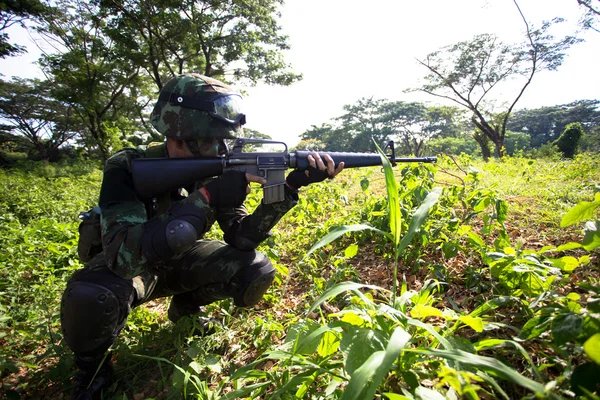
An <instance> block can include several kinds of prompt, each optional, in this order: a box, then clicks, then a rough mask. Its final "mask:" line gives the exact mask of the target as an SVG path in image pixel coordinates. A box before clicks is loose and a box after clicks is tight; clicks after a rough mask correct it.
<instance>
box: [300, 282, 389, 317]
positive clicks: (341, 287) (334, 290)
mask: <svg viewBox="0 0 600 400" xmlns="http://www.w3.org/2000/svg"><path fill="white" fill-rule="evenodd" d="M358 289H373V290H381V291H386V290H385V289H383V288H381V287H379V286H374V285H364V284H362V283H356V282H343V283H340V284H338V285H335V286H333V287H331V288H329V289H327V290H326V291H325V293H323V294H322V295H321V296H320V297H319V298H318V299H317V300H316V301H315V302H314V303H313V305H312V306H310V308H309V309H308V311H307V312H306V314H307V315H308V314H310V313H311V312H313V311H314V310H315V309H316V308H317V307H319V306H320V305H321V304H322V303H323V302H324V301H326V300H327V299H330V298H332V297H335V296H337V295H338V294H340V293H343V292H346V291H348V290H355V291H358Z"/></svg>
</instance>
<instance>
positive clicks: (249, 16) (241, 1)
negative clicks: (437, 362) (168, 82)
mask: <svg viewBox="0 0 600 400" xmlns="http://www.w3.org/2000/svg"><path fill="white" fill-rule="evenodd" d="M282 3H283V2H282V0H223V1H210V2H208V1H202V2H199V1H196V0H178V1H174V0H166V1H165V0H144V1H142V0H131V1H125V0H101V1H100V4H101V6H102V8H103V10H104V14H105V17H106V18H108V27H109V28H110V33H109V34H110V37H111V38H112V39H113V40H114V41H115V43H117V44H119V45H120V46H123V47H125V48H128V49H130V50H129V51H130V57H129V58H130V60H132V62H133V63H134V64H136V65H138V66H140V67H141V68H143V69H144V70H145V71H146V72H147V74H148V76H150V77H151V78H152V80H153V81H154V83H155V84H156V86H157V87H158V88H159V89H161V88H162V86H163V83H164V79H168V78H170V77H172V76H175V75H177V74H181V73H183V72H188V71H192V72H200V73H202V74H204V75H207V76H214V77H219V78H223V77H225V76H231V77H232V78H233V79H235V80H239V79H246V80H249V81H250V82H253V83H256V82H258V81H259V80H260V81H265V82H267V83H270V84H278V85H289V84H291V83H293V82H294V81H296V80H298V79H301V76H300V75H296V74H294V73H292V72H290V71H289V70H288V68H289V67H288V65H286V64H285V62H284V61H283V55H282V53H281V52H282V51H283V50H287V49H288V48H289V45H288V38H287V36H285V35H282V34H281V33H280V30H281V28H280V27H279V25H278V22H277V18H278V17H279V16H280V14H279V12H278V10H277V7H278V6H279V5H280V4H282Z"/></svg>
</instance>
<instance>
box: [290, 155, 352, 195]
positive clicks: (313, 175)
mask: <svg viewBox="0 0 600 400" xmlns="http://www.w3.org/2000/svg"><path fill="white" fill-rule="evenodd" d="M307 159H308V163H309V165H310V166H309V167H308V169H306V170H304V171H300V170H294V171H292V172H290V174H289V175H288V176H287V178H286V182H287V184H288V186H290V187H291V188H292V189H298V188H301V187H302V186H308V185H310V184H311V183H316V182H322V181H324V180H325V179H327V178H329V179H333V178H334V177H335V176H336V175H337V174H339V173H340V172H341V171H342V170H343V169H344V162H341V163H340V164H339V165H338V166H337V168H336V166H335V161H333V158H331V156H330V155H329V154H325V155H324V156H323V158H321V156H320V155H319V153H317V152H313V153H312V154H310V155H309V156H308V157H307Z"/></svg>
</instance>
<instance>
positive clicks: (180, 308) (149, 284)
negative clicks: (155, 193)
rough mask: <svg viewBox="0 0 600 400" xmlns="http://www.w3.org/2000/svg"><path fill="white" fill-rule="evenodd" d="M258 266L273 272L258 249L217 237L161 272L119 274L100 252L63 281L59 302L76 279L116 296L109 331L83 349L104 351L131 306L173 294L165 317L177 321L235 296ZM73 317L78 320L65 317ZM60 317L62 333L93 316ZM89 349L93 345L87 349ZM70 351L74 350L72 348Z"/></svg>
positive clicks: (195, 246)
mask: <svg viewBox="0 0 600 400" xmlns="http://www.w3.org/2000/svg"><path fill="white" fill-rule="evenodd" d="M257 268H260V269H262V270H263V271H264V270H265V269H266V270H271V271H273V273H274V269H273V267H272V265H271V263H270V261H269V259H268V258H267V257H266V256H265V255H264V254H262V253H260V252H257V251H254V250H252V251H243V250H238V249H236V248H234V247H231V246H229V245H227V244H226V243H224V242H220V241H211V240H199V241H197V242H196V244H195V245H194V246H193V247H192V248H191V249H190V250H188V251H186V252H185V253H182V254H180V255H178V256H176V257H175V258H174V259H172V260H171V261H169V262H168V263H167V266H166V267H165V268H161V269H160V271H148V272H145V273H143V274H141V275H139V276H136V277H134V278H132V279H124V278H122V277H120V276H118V275H116V274H114V273H113V272H112V271H111V270H110V269H109V268H108V267H107V266H106V263H105V262H104V259H103V254H102V253H101V254H99V255H98V256H96V257H94V258H93V259H92V260H90V261H89V262H88V263H87V264H86V266H85V267H84V268H82V269H80V270H78V271H76V272H75V273H74V274H73V276H72V277H71V279H70V280H69V282H68V283H67V288H66V289H65V294H64V295H63V302H62V307H63V309H65V301H69V300H68V293H69V290H71V291H72V289H70V286H75V285H73V284H74V283H76V282H77V283H79V284H80V283H81V282H84V284H95V285H100V286H102V287H104V288H106V289H107V290H109V291H111V292H112V293H113V294H114V295H115V296H116V298H117V299H118V317H117V315H116V311H115V317H116V318H117V321H118V323H117V324H116V327H115V329H114V331H112V332H111V333H110V334H108V332H107V333H106V334H104V335H103V336H107V337H103V338H98V337H94V338H90V339H89V340H90V343H92V342H93V343H94V344H93V345H92V346H86V351H85V353H87V354H88V355H91V354H101V353H104V352H106V350H107V349H108V348H109V347H110V346H111V345H112V343H113V342H114V340H115V339H116V337H117V335H118V334H119V332H120V330H121V329H122V328H123V326H124V325H125V322H126V320H127V316H128V315H129V313H130V312H131V310H132V309H133V308H135V307H137V306H139V305H141V304H144V303H146V302H148V301H150V300H154V299H157V298H161V297H167V296H173V298H172V301H171V307H170V309H169V318H170V319H171V320H177V319H178V318H179V317H181V316H186V315H191V314H194V313H196V312H198V311H199V309H200V306H203V305H207V304H210V303H212V302H214V301H216V300H222V299H226V298H235V296H236V295H237V293H239V292H240V290H243V289H244V285H245V284H246V282H244V276H245V271H246V270H256V269H257ZM269 284H270V282H269ZM261 295H262V294H261ZM73 301H75V300H73ZM238 305H240V304H238ZM242 305H243V304H242ZM67 314H68V313H67ZM73 318H78V319H82V320H81V321H73V320H67V321H66V320H65V319H73ZM102 318H103V316H101V315H99V316H98V319H99V320H102ZM61 322H62V325H63V333H65V326H68V327H69V329H70V330H71V331H72V330H85V328H84V327H85V326H89V325H90V324H92V325H94V324H95V320H94V316H92V315H85V316H82V317H81V318H79V317H78V316H76V317H72V316H70V314H68V315H66V316H65V315H64V314H63V312H62V311H61ZM78 327H81V328H78ZM88 329H89V328H88ZM89 332H90V334H92V333H93V332H94V329H89ZM96 332H97V330H96ZM69 334H70V335H71V336H73V335H79V337H78V338H77V340H78V343H80V342H81V341H84V342H85V341H86V339H85V338H82V337H81V335H83V336H85V335H86V333H83V332H69ZM65 336H66V334H65ZM67 344H69V340H67ZM70 346H71V345H70ZM71 347H73V346H71ZM90 348H93V350H90V351H87V349H90ZM73 350H74V351H75V352H76V349H73Z"/></svg>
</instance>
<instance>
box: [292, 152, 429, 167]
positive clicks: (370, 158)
mask: <svg viewBox="0 0 600 400" xmlns="http://www.w3.org/2000/svg"><path fill="white" fill-rule="evenodd" d="M317 153H318V154H319V155H320V156H321V158H322V157H323V156H325V154H329V155H330V156H331V158H333V161H335V165H336V166H337V165H338V164H339V163H340V162H342V161H343V162H344V168H359V167H372V166H376V165H381V157H380V156H379V154H377V153H344V152H329V151H319V152H317ZM310 154H312V151H297V152H296V157H295V158H296V160H295V161H296V162H295V165H292V164H293V162H290V166H291V167H292V168H300V169H307V168H308V166H309V163H308V156H309V155H310ZM390 161H391V160H390ZM436 161H437V157H406V158H397V157H396V158H395V159H394V162H401V163H407V162H426V163H433V162H436Z"/></svg>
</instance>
